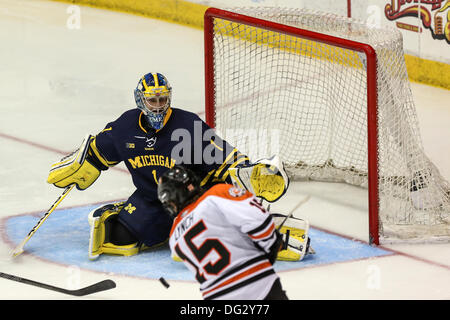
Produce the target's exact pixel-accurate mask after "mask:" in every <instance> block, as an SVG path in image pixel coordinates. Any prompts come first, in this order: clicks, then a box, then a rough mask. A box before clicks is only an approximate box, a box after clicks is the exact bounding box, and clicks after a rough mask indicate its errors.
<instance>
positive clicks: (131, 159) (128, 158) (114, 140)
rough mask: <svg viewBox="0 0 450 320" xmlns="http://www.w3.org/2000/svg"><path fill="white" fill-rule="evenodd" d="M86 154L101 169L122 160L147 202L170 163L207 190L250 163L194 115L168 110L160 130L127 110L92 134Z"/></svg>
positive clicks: (153, 195) (155, 193)
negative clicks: (187, 171) (194, 176)
mask: <svg viewBox="0 0 450 320" xmlns="http://www.w3.org/2000/svg"><path fill="white" fill-rule="evenodd" d="M89 153H90V155H89V156H90V157H91V159H93V161H94V162H95V163H97V165H98V166H100V168H101V169H102V170H106V169H107V168H109V167H111V166H114V165H116V164H117V163H119V162H121V161H123V162H124V163H125V165H126V166H127V169H128V171H129V172H130V173H131V176H132V180H133V183H134V185H135V186H136V188H137V190H139V191H140V192H141V194H144V195H145V196H146V198H147V199H148V200H150V201H152V200H156V199H157V183H158V182H157V181H158V178H159V177H160V176H161V175H162V174H163V173H164V172H165V171H166V170H168V169H169V168H171V167H173V166H174V165H175V164H183V165H185V166H186V167H187V168H189V169H191V170H192V171H194V172H196V173H197V174H198V175H199V176H200V177H201V178H202V179H203V181H202V185H204V186H208V185H212V184H214V183H217V182H218V181H219V182H220V181H228V182H229V181H230V180H229V177H228V173H227V169H228V168H230V167H233V166H237V165H240V164H246V163H248V161H249V159H248V158H247V157H246V156H245V155H243V154H241V153H240V152H239V151H238V150H237V149H235V148H234V147H233V146H231V145H230V144H228V143H227V142H226V141H224V140H222V139H221V138H220V137H219V136H218V135H217V134H215V132H214V130H212V129H211V128H210V127H209V126H208V125H207V124H206V123H205V122H204V121H203V120H201V119H200V117H199V116H198V115H196V114H194V113H192V112H188V111H185V110H181V109H176V108H170V109H169V110H168V113H167V115H166V119H165V124H164V126H163V127H162V128H161V129H160V130H154V129H153V128H151V127H149V126H148V125H147V121H146V118H145V116H144V115H143V113H142V112H141V111H140V110H138V109H132V110H128V111H126V112H125V113H123V114H122V115H121V116H120V117H119V118H118V119H117V120H115V121H113V122H110V123H108V124H107V125H106V127H105V128H104V129H103V130H102V131H101V132H100V133H99V134H97V135H96V137H95V139H94V140H93V141H92V142H91V145H90V150H89Z"/></svg>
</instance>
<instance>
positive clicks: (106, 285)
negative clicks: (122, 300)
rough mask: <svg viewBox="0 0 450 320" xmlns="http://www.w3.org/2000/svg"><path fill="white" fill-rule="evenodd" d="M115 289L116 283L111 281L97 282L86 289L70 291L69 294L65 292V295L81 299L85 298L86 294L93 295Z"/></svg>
mask: <svg viewBox="0 0 450 320" xmlns="http://www.w3.org/2000/svg"><path fill="white" fill-rule="evenodd" d="M115 287H116V283H115V282H114V281H112V280H111V279H107V280H103V281H100V282H97V283H95V284H93V285H90V286H88V287H85V288H82V289H78V290H72V291H70V293H69V292H67V293H69V294H72V295H74V296H78V297H81V296H86V295H88V294H93V293H97V292H101V291H105V290H109V289H113V288H115Z"/></svg>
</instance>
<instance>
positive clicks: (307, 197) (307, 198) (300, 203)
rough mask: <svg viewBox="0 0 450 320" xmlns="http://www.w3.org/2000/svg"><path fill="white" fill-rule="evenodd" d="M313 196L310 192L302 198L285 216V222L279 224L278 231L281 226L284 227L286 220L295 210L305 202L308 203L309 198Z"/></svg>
mask: <svg viewBox="0 0 450 320" xmlns="http://www.w3.org/2000/svg"><path fill="white" fill-rule="evenodd" d="M310 198H311V196H310V195H309V194H308V195H307V196H306V197H304V198H303V199H302V200H300V201H299V202H298V203H297V205H296V206H295V207H294V208H293V209H292V210H291V211H290V212H289V213H288V215H287V216H286V217H285V218H284V220H283V222H281V224H280V225H279V226H278V231H280V230H281V227H283V225H284V223H285V222H286V220H287V219H288V218H290V217H292V215H293V214H294V211H295V210H297V209H298V208H299V207H300V206H301V205H303V204H304V203H306V202H307V201H308V200H309V199H310Z"/></svg>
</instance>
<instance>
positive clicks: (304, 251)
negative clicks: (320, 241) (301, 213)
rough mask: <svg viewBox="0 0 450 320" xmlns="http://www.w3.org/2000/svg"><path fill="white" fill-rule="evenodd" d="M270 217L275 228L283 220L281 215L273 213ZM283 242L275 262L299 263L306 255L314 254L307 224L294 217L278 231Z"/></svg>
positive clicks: (283, 216)
mask: <svg viewBox="0 0 450 320" xmlns="http://www.w3.org/2000/svg"><path fill="white" fill-rule="evenodd" d="M272 217H273V219H274V222H275V226H276V228H278V227H279V226H280V224H281V223H282V222H283V221H284V220H285V218H286V216H285V215H283V214H278V213H273V214H272ZM279 231H280V233H281V234H282V236H283V241H284V242H285V244H284V247H283V248H282V250H280V251H279V252H278V255H277V260H280V261H301V260H302V259H303V258H304V257H305V256H306V255H308V254H314V253H315V252H314V250H313V248H312V247H311V246H310V243H311V239H310V238H309V236H308V232H309V222H308V221H306V220H302V219H298V218H295V217H291V218H288V219H287V220H286V221H285V223H284V225H283V226H282V227H281V229H280V230H279Z"/></svg>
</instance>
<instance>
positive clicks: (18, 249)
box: [10, 244, 24, 258]
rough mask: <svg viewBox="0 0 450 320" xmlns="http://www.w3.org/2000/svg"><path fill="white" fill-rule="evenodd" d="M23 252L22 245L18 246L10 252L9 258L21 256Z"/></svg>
mask: <svg viewBox="0 0 450 320" xmlns="http://www.w3.org/2000/svg"><path fill="white" fill-rule="evenodd" d="M23 252H24V250H23V245H22V244H20V245H18V246H17V247H15V248H14V250H12V251H11V252H10V256H11V258H15V257H17V256H19V255H21V254H22V253H23Z"/></svg>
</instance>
